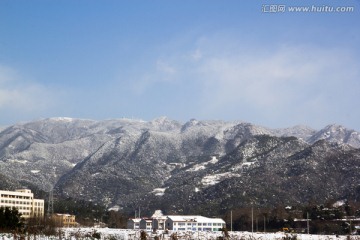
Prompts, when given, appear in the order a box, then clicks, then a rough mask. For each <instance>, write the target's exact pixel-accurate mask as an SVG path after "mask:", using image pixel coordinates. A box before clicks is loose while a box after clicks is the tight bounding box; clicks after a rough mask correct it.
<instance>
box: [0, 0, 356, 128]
mask: <svg viewBox="0 0 360 240" xmlns="http://www.w3.org/2000/svg"><path fill="white" fill-rule="evenodd" d="M280 5H281V6H284V7H285V10H284V11H280V10H279V11H277V10H276V11H277V12H269V10H270V8H271V7H274V6H275V7H276V8H278V7H279V6H280ZM293 6H300V7H312V6H314V7H318V9H320V8H319V7H322V8H324V7H332V8H334V9H335V8H336V7H348V6H350V7H353V10H352V11H351V12H325V10H324V11H323V12H320V11H321V9H320V10H316V11H317V12H291V11H290V10H289V7H293ZM273 9H274V8H273ZM359 25H360V1H359V0H337V1H331V0H325V1H306V0H302V1H297V0H291V1H290V0H284V1H275V0H256V1H254V0H244V1H240V0H234V1H233V0H224V1H223V0H221V1H220V0H196V1H190V0H181V1H180V0H167V1H165V0H151V1H150V0H135V1H126V0H117V1H111V0H104V1H100V0H97V1H95V0H86V1H85V0H62V1H60V0H43V1H40V0H32V1H29V0H23V1H21V0H0V126H5V125H10V124H15V123H17V122H26V121H31V120H36V119H41V118H48V117H74V118H86V119H95V120H102V119H114V118H122V117H125V118H137V119H144V120H152V119H154V118H157V117H160V116H167V117H169V118H171V119H175V120H179V121H182V122H185V121H187V120H189V119H191V118H196V119H199V120H208V119H216V120H226V121H231V120H242V121H246V122H251V123H254V124H259V125H263V126H267V127H273V128H278V127H290V126H294V125H297V124H304V125H308V126H310V127H313V128H316V129H320V128H322V127H324V126H326V125H327V124H332V123H337V124H342V125H345V126H346V127H348V128H352V129H356V130H358V131H360V121H359V119H360V110H359V107H358V105H359V102H360V78H359V77H360V44H359V43H360V27H359Z"/></svg>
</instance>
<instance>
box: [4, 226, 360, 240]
mask: <svg viewBox="0 0 360 240" xmlns="http://www.w3.org/2000/svg"><path fill="white" fill-rule="evenodd" d="M173 233H175V232H171V231H170V232H169V234H161V233H158V234H154V233H148V238H147V239H155V238H156V237H158V238H156V239H164V240H166V239H169V240H170V239H171V237H170V236H171V234H173ZM176 234H177V239H179V240H180V239H184V240H185V239H187V240H192V239H193V240H216V239H218V237H222V236H223V235H222V233H221V232H185V231H182V232H177V233H176ZM229 234H230V238H229V239H231V240H235V239H236V240H237V239H239V240H247V239H250V240H267V239H279V240H281V239H289V240H290V239H296V240H332V239H334V240H342V239H346V240H347V239H349V240H350V239H351V240H360V236H359V235H357V236H356V235H353V236H346V235H341V236H335V235H311V234H310V235H308V234H288V233H282V232H279V233H265V234H264V233H251V232H229ZM99 237H100V238H99ZM15 239H18V240H20V239H24V240H52V239H53V240H55V239H58V240H81V239H89V240H90V239H101V240H115V239H116V240H137V239H140V231H135V230H128V229H111V228H63V229H60V230H59V233H58V234H57V236H51V237H46V236H39V235H37V236H33V235H29V236H19V235H14V234H12V233H0V240H15Z"/></svg>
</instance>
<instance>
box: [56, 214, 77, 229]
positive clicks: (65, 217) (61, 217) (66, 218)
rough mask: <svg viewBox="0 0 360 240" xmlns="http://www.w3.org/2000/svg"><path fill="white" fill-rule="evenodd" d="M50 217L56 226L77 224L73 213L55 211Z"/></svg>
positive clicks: (74, 225) (73, 225)
mask: <svg viewBox="0 0 360 240" xmlns="http://www.w3.org/2000/svg"><path fill="white" fill-rule="evenodd" d="M51 217H52V219H53V220H54V221H55V223H56V225H57V226H61V227H76V226H77V223H76V221H75V215H71V214H60V213H55V214H53V215H52V216H51Z"/></svg>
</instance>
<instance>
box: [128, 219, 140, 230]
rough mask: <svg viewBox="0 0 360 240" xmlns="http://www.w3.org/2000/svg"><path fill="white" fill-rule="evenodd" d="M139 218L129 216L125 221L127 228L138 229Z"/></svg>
mask: <svg viewBox="0 0 360 240" xmlns="http://www.w3.org/2000/svg"><path fill="white" fill-rule="evenodd" d="M140 221H141V218H130V219H129V220H128V222H127V228H128V229H140Z"/></svg>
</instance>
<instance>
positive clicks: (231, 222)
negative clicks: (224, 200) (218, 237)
mask: <svg viewBox="0 0 360 240" xmlns="http://www.w3.org/2000/svg"><path fill="white" fill-rule="evenodd" d="M232 224H233V220H232V210H231V211H230V231H232V230H233V228H232Z"/></svg>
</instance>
